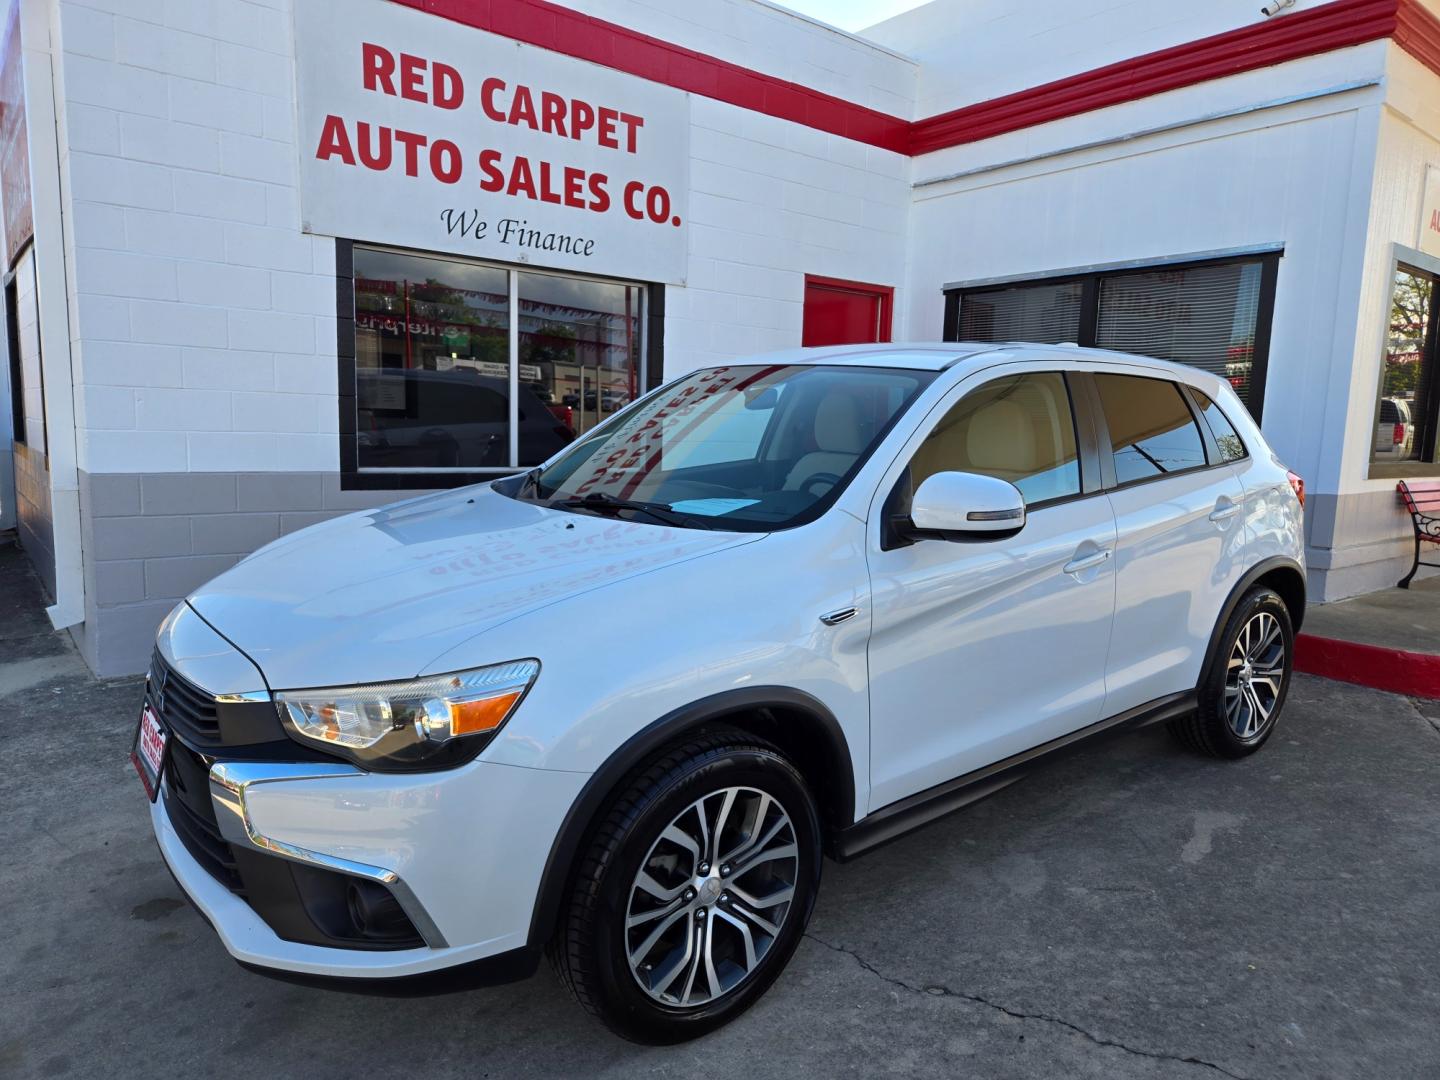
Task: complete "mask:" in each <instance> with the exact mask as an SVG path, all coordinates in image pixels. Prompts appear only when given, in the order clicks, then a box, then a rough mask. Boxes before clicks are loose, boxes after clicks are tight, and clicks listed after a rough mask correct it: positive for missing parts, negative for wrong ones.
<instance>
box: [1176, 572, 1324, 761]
mask: <svg viewBox="0 0 1440 1080" xmlns="http://www.w3.org/2000/svg"><path fill="white" fill-rule="evenodd" d="M1277 645H1278V646H1279V649H1280V651H1279V652H1278V653H1277V652H1276V649H1275V646H1277ZM1247 657H1248V668H1247V666H1246V665H1247ZM1294 661H1295V631H1294V628H1293V627H1292V626H1291V623H1290V609H1289V608H1287V607H1286V606H1285V601H1284V600H1282V599H1280V596H1279V594H1278V593H1276V592H1275V591H1274V590H1272V589H1266V588H1263V587H1262V588H1255V589H1252V590H1250V592H1248V593H1246V594H1245V596H1244V597H1243V598H1242V599H1241V601H1240V603H1239V604H1238V605H1236V607H1235V610H1234V611H1233V612H1232V613H1231V615H1230V618H1229V619H1228V620H1226V623H1225V628H1224V630H1223V631H1222V633H1221V635H1220V647H1219V648H1218V649H1217V650H1216V653H1215V658H1214V660H1213V662H1212V663H1211V665H1210V669H1209V670H1207V671H1206V672H1205V674H1204V676H1203V677H1202V678H1201V680H1200V685H1199V686H1198V687H1197V688H1196V690H1197V693H1198V696H1199V708H1198V709H1196V711H1195V712H1194V713H1192V714H1190V715H1189V716H1183V717H1180V718H1179V719H1176V720H1173V721H1171V723H1170V730H1171V731H1172V732H1174V733H1175V735H1176V736H1177V737H1178V738H1179V739H1180V741H1181V742H1183V743H1184V744H1185V745H1186V746H1188V747H1190V749H1192V750H1195V751H1197V752H1199V753H1202V754H1208V755H1209V756H1211V757H1219V758H1242V757H1245V756H1247V755H1249V754H1253V753H1254V752H1255V751H1256V750H1259V749H1260V747H1262V746H1264V745H1265V742H1266V740H1267V739H1269V738H1270V735H1271V733H1272V732H1273V731H1274V730H1275V725H1276V723H1277V722H1278V721H1279V719H1280V713H1281V711H1282V710H1283V709H1284V707H1285V696H1286V694H1287V693H1288V692H1289V690H1290V676H1291V674H1292V672H1293V670H1294ZM1247 671H1248V672H1249V674H1250V676H1251V677H1250V678H1246V673H1247Z"/></svg>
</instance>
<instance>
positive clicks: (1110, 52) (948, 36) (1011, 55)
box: [863, 0, 1325, 117]
mask: <svg viewBox="0 0 1440 1080" xmlns="http://www.w3.org/2000/svg"><path fill="white" fill-rule="evenodd" d="M1324 2H1325V0H1298V2H1297V3H1296V5H1295V7H1293V8H1291V9H1290V10H1289V12H1287V13H1286V14H1284V15H1281V16H1279V18H1282V19H1283V18H1288V17H1290V16H1291V15H1292V14H1293V13H1295V12H1299V11H1304V10H1306V9H1307V8H1314V7H1319V6H1320V5H1321V4H1322V3H1324ZM1263 21H1265V19H1264V16H1262V15H1261V14H1260V0H1204V2H1202V3H1196V2H1195V0H932V2H931V3H929V4H925V5H924V6H922V7H918V8H915V9H913V10H911V11H907V12H905V13H903V14H901V15H897V16H895V17H894V18H893V19H888V20H886V21H885V22H882V23H879V24H878V25H876V26H872V27H869V28H867V29H866V30H865V31H863V33H864V35H865V36H866V37H867V38H870V39H872V40H874V41H877V42H879V43H881V44H883V45H887V46H889V47H890V48H893V49H896V50H898V51H899V52H901V53H904V54H906V55H908V56H912V57H915V58H916V59H918V60H920V61H921V68H920V79H919V91H918V95H917V101H916V113H915V115H916V116H917V117H925V116H934V115H936V114H937V113H943V112H948V111H949V110H951V109H958V108H961V107H962V106H965V105H972V104H974V103H975V102H977V101H988V100H990V99H991V98H997V97H1002V96H1004V95H1005V94H1013V93H1015V92H1016V91H1017V90H1024V89H1027V88H1029V87H1032V86H1039V85H1041V84H1043V83H1047V82H1052V81H1054V80H1056V79H1063V78H1065V77H1067V76H1070V75H1075V74H1077V73H1079V72H1082V71H1089V70H1090V69H1092V68H1097V67H1101V66H1103V65H1105V64H1112V63H1115V62H1116V61H1118V60H1128V59H1130V58H1131V57H1135V56H1140V55H1141V54H1143V53H1149V52H1155V51H1157V50H1159V49H1166V48H1169V47H1170V46H1172V45H1179V44H1182V43H1185V42H1190V41H1195V40H1196V39H1198V38H1203V37H1209V36H1211V35H1212V34H1220V33H1224V32H1225V31H1227V30H1233V29H1235V28H1237V27H1240V26H1247V25H1250V24H1251V23H1257V22H1263Z"/></svg>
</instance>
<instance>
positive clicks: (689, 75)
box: [392, 0, 1440, 154]
mask: <svg viewBox="0 0 1440 1080" xmlns="http://www.w3.org/2000/svg"><path fill="white" fill-rule="evenodd" d="M392 2H393V3H397V4H404V5H405V6H406V7H412V8H415V9H416V10H418V11H427V12H430V13H431V14H434V15H439V16H441V17H442V18H446V19H451V20H453V21H455V22H458V23H463V24H464V25H466V26H473V27H476V28H477V29H480V30H486V31H489V32H490V33H493V34H500V35H503V36H505V37H508V38H512V39H514V40H515V41H523V42H526V43H528V44H531V45H536V46H539V47H540V48H543V49H549V50H550V51H552V52H558V53H562V54H564V55H566V56H573V57H575V58H576V59H580V60H588V61H591V62H592V63H596V64H601V65H603V66H605V67H608V68H613V69H614V70H616V71H623V72H626V73H627V74H630V75H637V76H639V77H640V78H643V79H649V80H650V81H652V82H658V83H663V84H664V85H666V86H673V87H675V88H676V89H679V90H686V91H689V92H690V93H692V94H699V95H701V96H703V97H708V98H713V99H715V100H716V101H723V102H726V103H728V104H731V105H736V106H739V107H740V108H743V109H750V110H753V111H755V112H760V113H765V114H766V115H767V116H774V117H778V118H779V119H782V120H787V121H790V122H791V123H795V124H802V125H804V126H806V127H811V128H815V129H817V130H819V131H825V132H829V133H830V134H832V135H841V136H844V137H845V138H847V139H854V140H855V141H856V142H862V143H867V144H869V145H871V146H878V147H881V148H883V149H885V150H892V151H894V152H896V153H900V154H927V153H931V152H933V151H936V150H943V149H945V148H946V147H950V146H960V145H963V144H965V143H972V142H978V141H980V140H981V139H989V138H993V137H994V136H996V135H1003V134H1005V133H1007V132H1011V131H1019V130H1021V129H1023V128H1027V127H1033V126H1035V125H1037V124H1045V123H1049V122H1051V121H1053V120H1062V119H1065V118H1067V117H1071V116H1078V115H1080V114H1082V113H1086V112H1090V111H1092V110H1094V109H1103V108H1108V107H1109V106H1112V105H1121V104H1124V103H1126V102H1129V101H1137V100H1139V99H1141V98H1146V97H1150V96H1152V95H1154V94H1163V93H1165V92H1167V91H1170V90H1179V89H1182V88H1184V87H1187V86H1194V85H1195V84H1197V83H1202V82H1207V81H1209V80H1211V79H1220V78H1224V77H1226V76H1228V75H1237V74H1240V73H1242V72H1246V71H1255V70H1257V69H1259V68H1264V67H1271V66H1273V65H1276V64H1283V63H1286V62H1288V61H1291V60H1299V59H1303V58H1304V57H1307V56H1318V55H1320V54H1321V53H1327V52H1332V51H1334V50H1335V49H1343V48H1346V47H1348V46H1352V45H1362V44H1364V43H1366V42H1369V41H1379V40H1381V39H1384V38H1392V37H1393V38H1394V40H1395V42H1396V43H1397V44H1398V45H1399V46H1400V47H1401V48H1403V49H1404V50H1405V51H1406V52H1408V53H1410V54H1411V55H1412V56H1414V57H1415V58H1416V59H1417V60H1419V61H1420V62H1421V63H1423V64H1425V65H1426V66H1427V67H1428V68H1430V70H1432V71H1434V72H1435V73H1436V74H1440V19H1437V18H1436V17H1435V16H1434V15H1433V14H1431V13H1430V12H1429V11H1428V10H1426V9H1425V8H1424V7H1423V6H1421V4H1420V0H1332V2H1331V3H1328V4H1322V5H1320V6H1319V7H1315V8H1311V9H1309V10H1308V11H1300V12H1296V13H1294V14H1289V15H1282V16H1280V17H1278V18H1274V19H1269V20H1266V21H1264V22H1259V23H1254V24H1252V25H1249V26H1242V27H1238V28H1237V29H1235V30H1229V31H1226V32H1225V33H1223V34H1215V35H1212V36H1211V37H1207V38H1201V39H1200V40H1198V41H1191V42H1186V43H1185V44H1183V45H1176V46H1173V47H1171V48H1168V49H1161V50H1159V51H1157V52H1152V53H1146V54H1144V55H1143V56H1136V57H1132V58H1131V59H1129V60H1121V61H1119V62H1117V63H1114V64H1109V65H1107V66H1105V67H1100V68H1095V69H1093V70H1091V71H1085V72H1081V73H1080V74H1077V75H1072V76H1069V77H1068V78H1064V79H1058V80H1056V81H1054V82H1049V83H1045V84H1043V85H1041V86H1035V87H1031V88H1029V89H1026V90H1020V91H1018V92H1016V93H1014V94H1007V95H1006V96H1004V97H999V98H994V99H992V100H990V101H982V102H977V103H976V104H974V105H967V106H965V107H964V108H961V109H955V110H953V111H951V112H946V113H941V114H940V115H938V116H932V117H928V118H927V119H924V120H917V121H914V122H910V121H907V120H904V119H902V118H900V117H898V116H891V115H890V114H888V113H883V112H879V111H877V110H875V109H869V108H866V107H865V106H863V105H857V104H855V103H854V102H850V101H845V100H844V99H842V98H838V97H834V96H832V95H830V94H823V93H821V92H820V91H818V90H812V89H810V88H809V87H806V86H801V85H800V84H798V83H793V82H787V81H786V80H784V79H779V78H776V77H775V76H773V75H766V74H764V73H763V72H759V71H755V70H753V69H751V68H747V67H742V66H740V65H739V64H732V63H729V62H728V61H725V60H718V59H716V58H715V57H713V56H707V55H705V54H704V53H700V52H696V51H695V50H693V49H687V48H684V47H683V46H680V45H674V44H671V43H670V42H667V41H662V40H661V39H659V38H656V37H651V36H650V35H648V34H642V33H639V32H638V31H635V30H631V29H629V28H628V27H624V26H620V25H618V24H616V23H612V22H606V21H605V20H603V19H596V18H593V17H591V16H589V15H585V14H583V13H581V12H579V11H575V10H573V9H571V8H567V7H562V6H561V5H559V4H554V3H549V2H548V0H392Z"/></svg>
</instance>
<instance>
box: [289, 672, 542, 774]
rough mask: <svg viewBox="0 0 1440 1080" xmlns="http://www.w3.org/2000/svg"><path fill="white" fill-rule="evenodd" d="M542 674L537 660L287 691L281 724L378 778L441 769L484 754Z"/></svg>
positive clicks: (297, 737)
mask: <svg viewBox="0 0 1440 1080" xmlns="http://www.w3.org/2000/svg"><path fill="white" fill-rule="evenodd" d="M539 672H540V661H538V660H515V661H512V662H510V663H506V664H496V665H494V666H493V667H485V668H477V669H475V670H474V671H457V672H455V673H453V674H450V675H428V676H426V677H424V678H420V679H412V680H408V681H406V682H392V683H372V684H370V685H367V686H339V687H328V688H324V689H319V690H286V691H283V692H280V693H277V694H276V695H275V704H276V706H277V708H279V710H280V722H281V723H282V724H284V725H285V730H286V731H288V732H289V733H290V734H291V735H292V736H293V737H295V738H296V739H299V740H300V741H301V742H307V743H312V744H314V745H317V746H320V747H323V748H324V749H325V750H327V751H329V752H330V753H333V754H338V755H340V756H341V757H346V758H349V759H350V760H352V761H354V762H356V763H357V764H360V765H364V766H365V767H366V768H370V769H376V770H379V771H386V770H391V771H394V770H403V769H437V768H440V769H443V768H445V767H447V766H450V765H458V764H459V763H461V762H462V761H468V760H469V759H470V758H472V757H474V756H475V755H476V754H478V753H479V752H480V749H481V747H483V746H484V745H485V744H486V743H487V742H489V741H490V739H491V738H492V737H493V736H494V735H495V732H497V731H499V730H500V726H501V725H502V724H504V723H505V721H506V720H507V719H509V717H510V714H511V713H513V712H514V711H515V707H516V706H517V705H519V704H520V699H521V698H523V697H524V696H525V692H526V691H527V690H529V689H530V684H531V683H533V682H534V681H535V676H536V675H537V674H539Z"/></svg>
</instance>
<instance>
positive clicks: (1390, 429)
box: [1370, 266, 1435, 464]
mask: <svg viewBox="0 0 1440 1080" xmlns="http://www.w3.org/2000/svg"><path fill="white" fill-rule="evenodd" d="M1434 303H1435V279H1434V278H1432V277H1430V276H1429V275H1427V274H1422V273H1421V272H1419V271H1418V270H1412V269H1410V268H1409V267H1405V266H1401V267H1399V268H1398V269H1397V270H1396V271H1395V284H1394V289H1393V291H1392V292H1391V295H1390V326H1389V331H1388V333H1387V334H1386V338H1385V362H1384V370H1383V372H1382V374H1381V379H1380V403H1379V408H1378V410H1377V414H1376V421H1375V437H1374V440H1373V441H1372V443H1371V455H1370V456H1371V460H1372V461H1374V462H1376V463H1382V464H1383V463H1395V464H1398V463H1400V462H1406V461H1422V460H1428V457H1427V454H1430V453H1432V452H1433V451H1432V450H1431V449H1430V448H1429V446H1428V444H1429V443H1430V442H1432V441H1433V436H1432V434H1431V431H1430V429H1431V427H1432V426H1433V425H1432V424H1431V423H1430V418H1431V416H1432V414H1433V409H1432V408H1431V407H1429V405H1428V404H1427V403H1428V402H1429V401H1430V399H1431V398H1432V396H1433V392H1434V390H1433V387H1432V386H1431V381H1432V378H1433V370H1432V368H1433V357H1434V353H1435V327H1434V318H1433V309H1434Z"/></svg>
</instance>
